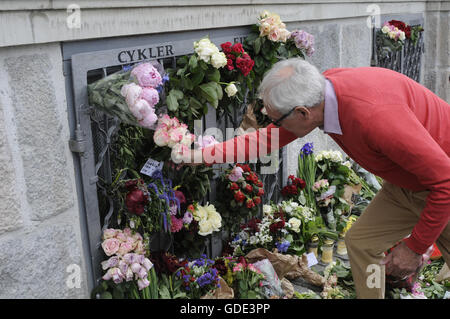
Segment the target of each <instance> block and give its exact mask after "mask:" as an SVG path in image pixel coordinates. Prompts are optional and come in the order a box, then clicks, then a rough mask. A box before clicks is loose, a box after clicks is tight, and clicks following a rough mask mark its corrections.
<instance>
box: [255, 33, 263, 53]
mask: <svg viewBox="0 0 450 319" xmlns="http://www.w3.org/2000/svg"><path fill="white" fill-rule="evenodd" d="M261 44H262V43H261V38H260V37H258V38H257V39H256V40H255V42H254V43H253V48H254V49H255V55H257V54H259V52H260V51H261Z"/></svg>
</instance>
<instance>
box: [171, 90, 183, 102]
mask: <svg viewBox="0 0 450 319" xmlns="http://www.w3.org/2000/svg"><path fill="white" fill-rule="evenodd" d="M169 94H172V95H173V96H174V97H175V98H176V99H177V100H181V99H182V98H183V96H184V94H183V92H182V91H180V90H177V89H172V90H170V92H169Z"/></svg>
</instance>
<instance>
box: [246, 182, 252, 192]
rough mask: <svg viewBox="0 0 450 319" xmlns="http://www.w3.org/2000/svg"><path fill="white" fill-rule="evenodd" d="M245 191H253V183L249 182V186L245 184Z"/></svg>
mask: <svg viewBox="0 0 450 319" xmlns="http://www.w3.org/2000/svg"><path fill="white" fill-rule="evenodd" d="M245 191H246V192H247V193H251V192H253V187H252V185H248V184H247V186H245Z"/></svg>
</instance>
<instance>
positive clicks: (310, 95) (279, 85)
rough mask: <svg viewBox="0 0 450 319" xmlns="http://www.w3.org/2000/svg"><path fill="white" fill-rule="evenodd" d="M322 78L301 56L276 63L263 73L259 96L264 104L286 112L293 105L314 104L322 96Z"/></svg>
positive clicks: (323, 95) (323, 81) (323, 86)
mask: <svg viewBox="0 0 450 319" xmlns="http://www.w3.org/2000/svg"><path fill="white" fill-rule="evenodd" d="M324 91H325V77H324V76H323V75H322V74H321V73H320V72H319V70H317V68H316V67H315V66H314V65H312V64H310V63H309V62H306V61H305V60H303V59H300V58H292V59H287V60H282V61H279V62H277V63H275V64H274V65H273V66H272V68H271V69H270V70H269V71H268V72H267V73H266V74H265V75H264V78H263V80H262V82H261V85H260V86H259V96H260V97H261V98H262V99H263V100H264V104H265V105H269V106H270V108H274V109H276V110H277V111H278V112H280V113H281V114H286V113H288V112H289V111H290V110H292V109H293V108H294V107H296V106H305V107H313V106H316V105H319V104H320V103H321V102H322V101H323V100H324V98H325V93H324Z"/></svg>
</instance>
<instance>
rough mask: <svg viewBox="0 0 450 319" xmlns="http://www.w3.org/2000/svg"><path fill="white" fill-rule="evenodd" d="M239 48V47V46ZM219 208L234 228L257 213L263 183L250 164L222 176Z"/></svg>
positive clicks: (239, 165)
mask: <svg viewBox="0 0 450 319" xmlns="http://www.w3.org/2000/svg"><path fill="white" fill-rule="evenodd" d="M238 48H239V47H238ZM218 194H221V195H220V197H218V199H217V202H218V204H217V209H218V211H219V212H220V214H221V215H222V218H223V219H224V221H225V224H226V227H228V229H230V230H232V229H235V228H236V227H238V225H239V224H240V223H241V222H242V221H243V220H244V219H246V217H248V216H253V215H254V214H256V213H257V211H258V208H259V206H260V205H261V203H262V199H261V197H262V196H263V195H264V188H263V183H262V181H261V180H260V179H259V177H258V175H257V174H256V173H255V172H253V171H252V170H251V168H250V166H249V165H246V164H236V165H235V166H234V167H233V168H231V169H228V170H226V171H225V172H224V174H223V175H222V176H221V180H220V184H219V189H218Z"/></svg>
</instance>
